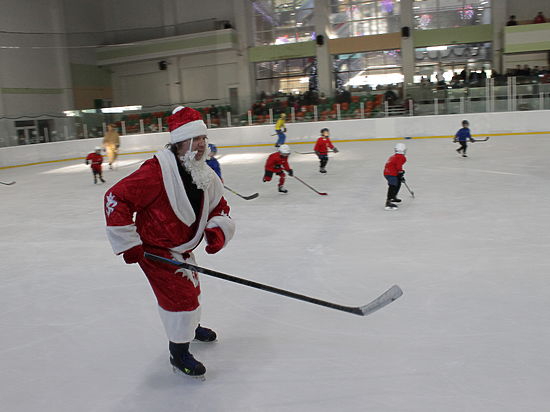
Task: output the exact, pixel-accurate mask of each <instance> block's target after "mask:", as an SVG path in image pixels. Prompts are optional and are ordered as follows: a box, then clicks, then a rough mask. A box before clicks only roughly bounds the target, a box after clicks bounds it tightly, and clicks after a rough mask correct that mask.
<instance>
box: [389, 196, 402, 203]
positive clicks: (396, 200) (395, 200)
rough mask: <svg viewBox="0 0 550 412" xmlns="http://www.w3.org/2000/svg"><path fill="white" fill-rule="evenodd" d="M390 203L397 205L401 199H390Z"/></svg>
mask: <svg viewBox="0 0 550 412" xmlns="http://www.w3.org/2000/svg"><path fill="white" fill-rule="evenodd" d="M390 202H395V203H399V202H401V199H398V198H396V197H394V198H393V199H390Z"/></svg>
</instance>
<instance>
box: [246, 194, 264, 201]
mask: <svg viewBox="0 0 550 412" xmlns="http://www.w3.org/2000/svg"><path fill="white" fill-rule="evenodd" d="M258 196H260V194H259V193H254V194H252V195H250V196H243V199H246V200H252V199H256V198H257V197H258Z"/></svg>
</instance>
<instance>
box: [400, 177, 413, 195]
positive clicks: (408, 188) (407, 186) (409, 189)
mask: <svg viewBox="0 0 550 412" xmlns="http://www.w3.org/2000/svg"><path fill="white" fill-rule="evenodd" d="M402 183H403V184H404V185H405V187H406V188H407V190H408V191H409V193H410V194H411V196H412V198H413V199H414V192H413V191H412V190H411V188H410V187H409V185H408V184H407V182H405V181H403V182H402Z"/></svg>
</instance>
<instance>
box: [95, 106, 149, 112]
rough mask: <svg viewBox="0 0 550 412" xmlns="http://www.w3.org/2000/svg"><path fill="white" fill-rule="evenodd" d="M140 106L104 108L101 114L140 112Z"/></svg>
mask: <svg viewBox="0 0 550 412" xmlns="http://www.w3.org/2000/svg"><path fill="white" fill-rule="evenodd" d="M141 108H142V106H119V107H104V108H103V109H101V113H122V112H126V111H129V110H141Z"/></svg>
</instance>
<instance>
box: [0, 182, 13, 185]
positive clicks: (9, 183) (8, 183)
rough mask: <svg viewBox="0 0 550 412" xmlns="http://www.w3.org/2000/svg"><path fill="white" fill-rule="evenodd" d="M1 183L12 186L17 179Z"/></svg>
mask: <svg viewBox="0 0 550 412" xmlns="http://www.w3.org/2000/svg"><path fill="white" fill-rule="evenodd" d="M0 183H1V184H3V185H6V186H11V185H14V184H15V181H13V182H0Z"/></svg>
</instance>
